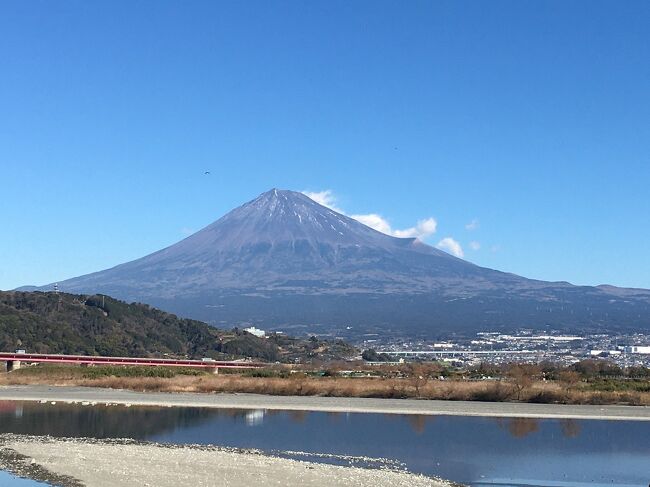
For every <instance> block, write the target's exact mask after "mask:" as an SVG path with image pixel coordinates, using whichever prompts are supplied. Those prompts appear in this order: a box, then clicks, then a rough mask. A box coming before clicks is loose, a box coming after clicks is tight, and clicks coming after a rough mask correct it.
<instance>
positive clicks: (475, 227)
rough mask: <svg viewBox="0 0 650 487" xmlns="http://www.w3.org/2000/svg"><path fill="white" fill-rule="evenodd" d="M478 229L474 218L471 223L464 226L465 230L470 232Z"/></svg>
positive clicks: (477, 223)
mask: <svg viewBox="0 0 650 487" xmlns="http://www.w3.org/2000/svg"><path fill="white" fill-rule="evenodd" d="M478 227H479V222H478V220H477V219H476V218H474V219H473V220H472V221H471V222H469V223H468V224H467V225H465V230H469V231H470V232H471V231H473V230H476V229H477V228H478Z"/></svg>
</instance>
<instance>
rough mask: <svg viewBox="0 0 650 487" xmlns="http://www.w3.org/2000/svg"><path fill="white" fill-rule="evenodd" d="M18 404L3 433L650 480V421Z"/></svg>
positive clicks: (567, 478)
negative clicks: (136, 440) (80, 437)
mask: <svg viewBox="0 0 650 487" xmlns="http://www.w3.org/2000/svg"><path fill="white" fill-rule="evenodd" d="M10 406H11V407H10ZM15 406H16V405H15V404H13V405H8V404H7V405H4V407H3V404H1V403H0V431H7V432H15V433H27V434H51V435H53V436H89V437H98V438H106V437H131V438H137V439H147V440H151V441H163V442H172V443H202V444H214V445H223V446H234V447H242V448H257V449H261V450H265V451H286V450H292V451H302V452H309V453H327V454H333V455H353V456H368V457H373V458H388V459H396V460H399V461H401V462H403V463H405V464H406V465H407V467H408V468H409V469H410V470H412V471H416V472H422V473H425V474H430V475H438V476H440V477H443V478H448V479H452V480H456V481H458V482H462V483H466V484H472V485H474V486H475V487H479V486H481V487H482V486H487V485H500V486H511V485H531V486H562V487H583V486H587V485H590V486H604V485H608V486H612V485H614V486H628V485H629V486H636V487H647V486H648V483H650V422H631V421H583V420H580V421H578V420H536V419H528V418H526V419H495V418H480V417H460V416H458V417H454V416H437V417H434V416H403V415H387V414H359V413H354V414H351V413H317V412H316V413H308V412H302V411H271V410H262V409H259V410H248V411H246V410H216V409H215V410H210V409H196V408H136V407H132V408H124V407H120V406H114V407H99V406H97V407H81V406H66V405H59V404H57V405H56V406H52V405H49V404H43V405H39V404H28V403H25V404H24V405H23V406H22V415H21V414H17V411H18V409H16V407H15ZM311 460H318V459H317V458H316V459H314V458H311ZM323 461H327V460H323ZM0 485H4V484H2V483H1V482H0ZM10 485H11V484H10Z"/></svg>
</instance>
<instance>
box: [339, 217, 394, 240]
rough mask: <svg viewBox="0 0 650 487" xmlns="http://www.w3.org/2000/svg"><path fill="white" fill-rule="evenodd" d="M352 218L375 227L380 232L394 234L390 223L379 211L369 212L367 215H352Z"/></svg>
mask: <svg viewBox="0 0 650 487" xmlns="http://www.w3.org/2000/svg"><path fill="white" fill-rule="evenodd" d="M350 218H354V219H355V220H357V221H359V222H361V223H363V224H364V225H367V226H369V227H370V228H374V229H375V230H377V231H378V232H381V233H385V234H386V235H393V229H392V228H391V227H390V223H388V220H386V219H385V218H384V217H383V216H381V215H378V214H377V213H369V214H367V215H350Z"/></svg>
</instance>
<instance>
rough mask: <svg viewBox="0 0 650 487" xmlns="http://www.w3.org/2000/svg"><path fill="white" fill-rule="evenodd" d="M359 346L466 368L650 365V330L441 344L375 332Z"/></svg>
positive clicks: (498, 336) (527, 333) (534, 334)
mask: <svg viewBox="0 0 650 487" xmlns="http://www.w3.org/2000/svg"><path fill="white" fill-rule="evenodd" d="M358 346H359V347H360V348H363V349H374V350H375V351H376V352H377V353H379V354H386V355H388V356H390V357H391V358H394V359H395V360H396V361H399V359H403V360H405V361H409V360H415V359H419V360H438V361H444V362H448V363H450V364H453V365H455V366H461V367H462V366H473V365H478V364H479V363H492V364H500V363H509V362H529V363H540V362H544V361H548V362H553V363H557V364H562V365H571V364H573V363H576V362H579V361H581V360H585V359H590V358H591V359H594V358H602V359H607V360H610V361H612V362H614V363H616V364H617V365H619V366H621V367H633V366H645V367H648V366H650V334H646V333H633V334H604V333H602V334H584V335H567V334H563V333H562V332H561V331H555V330H554V331H548V330H544V331H538V330H525V329H522V330H518V331H517V332H515V333H509V334H506V333H502V332H497V331H484V332H479V333H476V335H474V336H469V337H466V338H464V337H454V339H453V340H452V339H449V340H440V341H436V342H431V341H426V340H409V339H401V338H395V339H386V338H382V336H381V335H380V334H375V333H370V334H366V336H365V337H363V339H362V341H361V343H359V344H358Z"/></svg>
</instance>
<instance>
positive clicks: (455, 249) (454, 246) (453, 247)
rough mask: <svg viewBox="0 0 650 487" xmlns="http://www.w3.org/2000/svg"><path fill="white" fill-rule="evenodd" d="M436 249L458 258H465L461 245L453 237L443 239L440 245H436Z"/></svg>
mask: <svg viewBox="0 0 650 487" xmlns="http://www.w3.org/2000/svg"><path fill="white" fill-rule="evenodd" d="M436 247H438V248H439V249H441V250H444V251H445V252H449V253H450V254H451V255H455V256H456V257H463V256H464V255H465V254H464V253H463V248H462V247H461V246H460V244H459V243H458V242H457V241H456V240H454V239H453V238H451V237H445V238H443V239H442V240H441V241H440V242H438V245H436Z"/></svg>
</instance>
